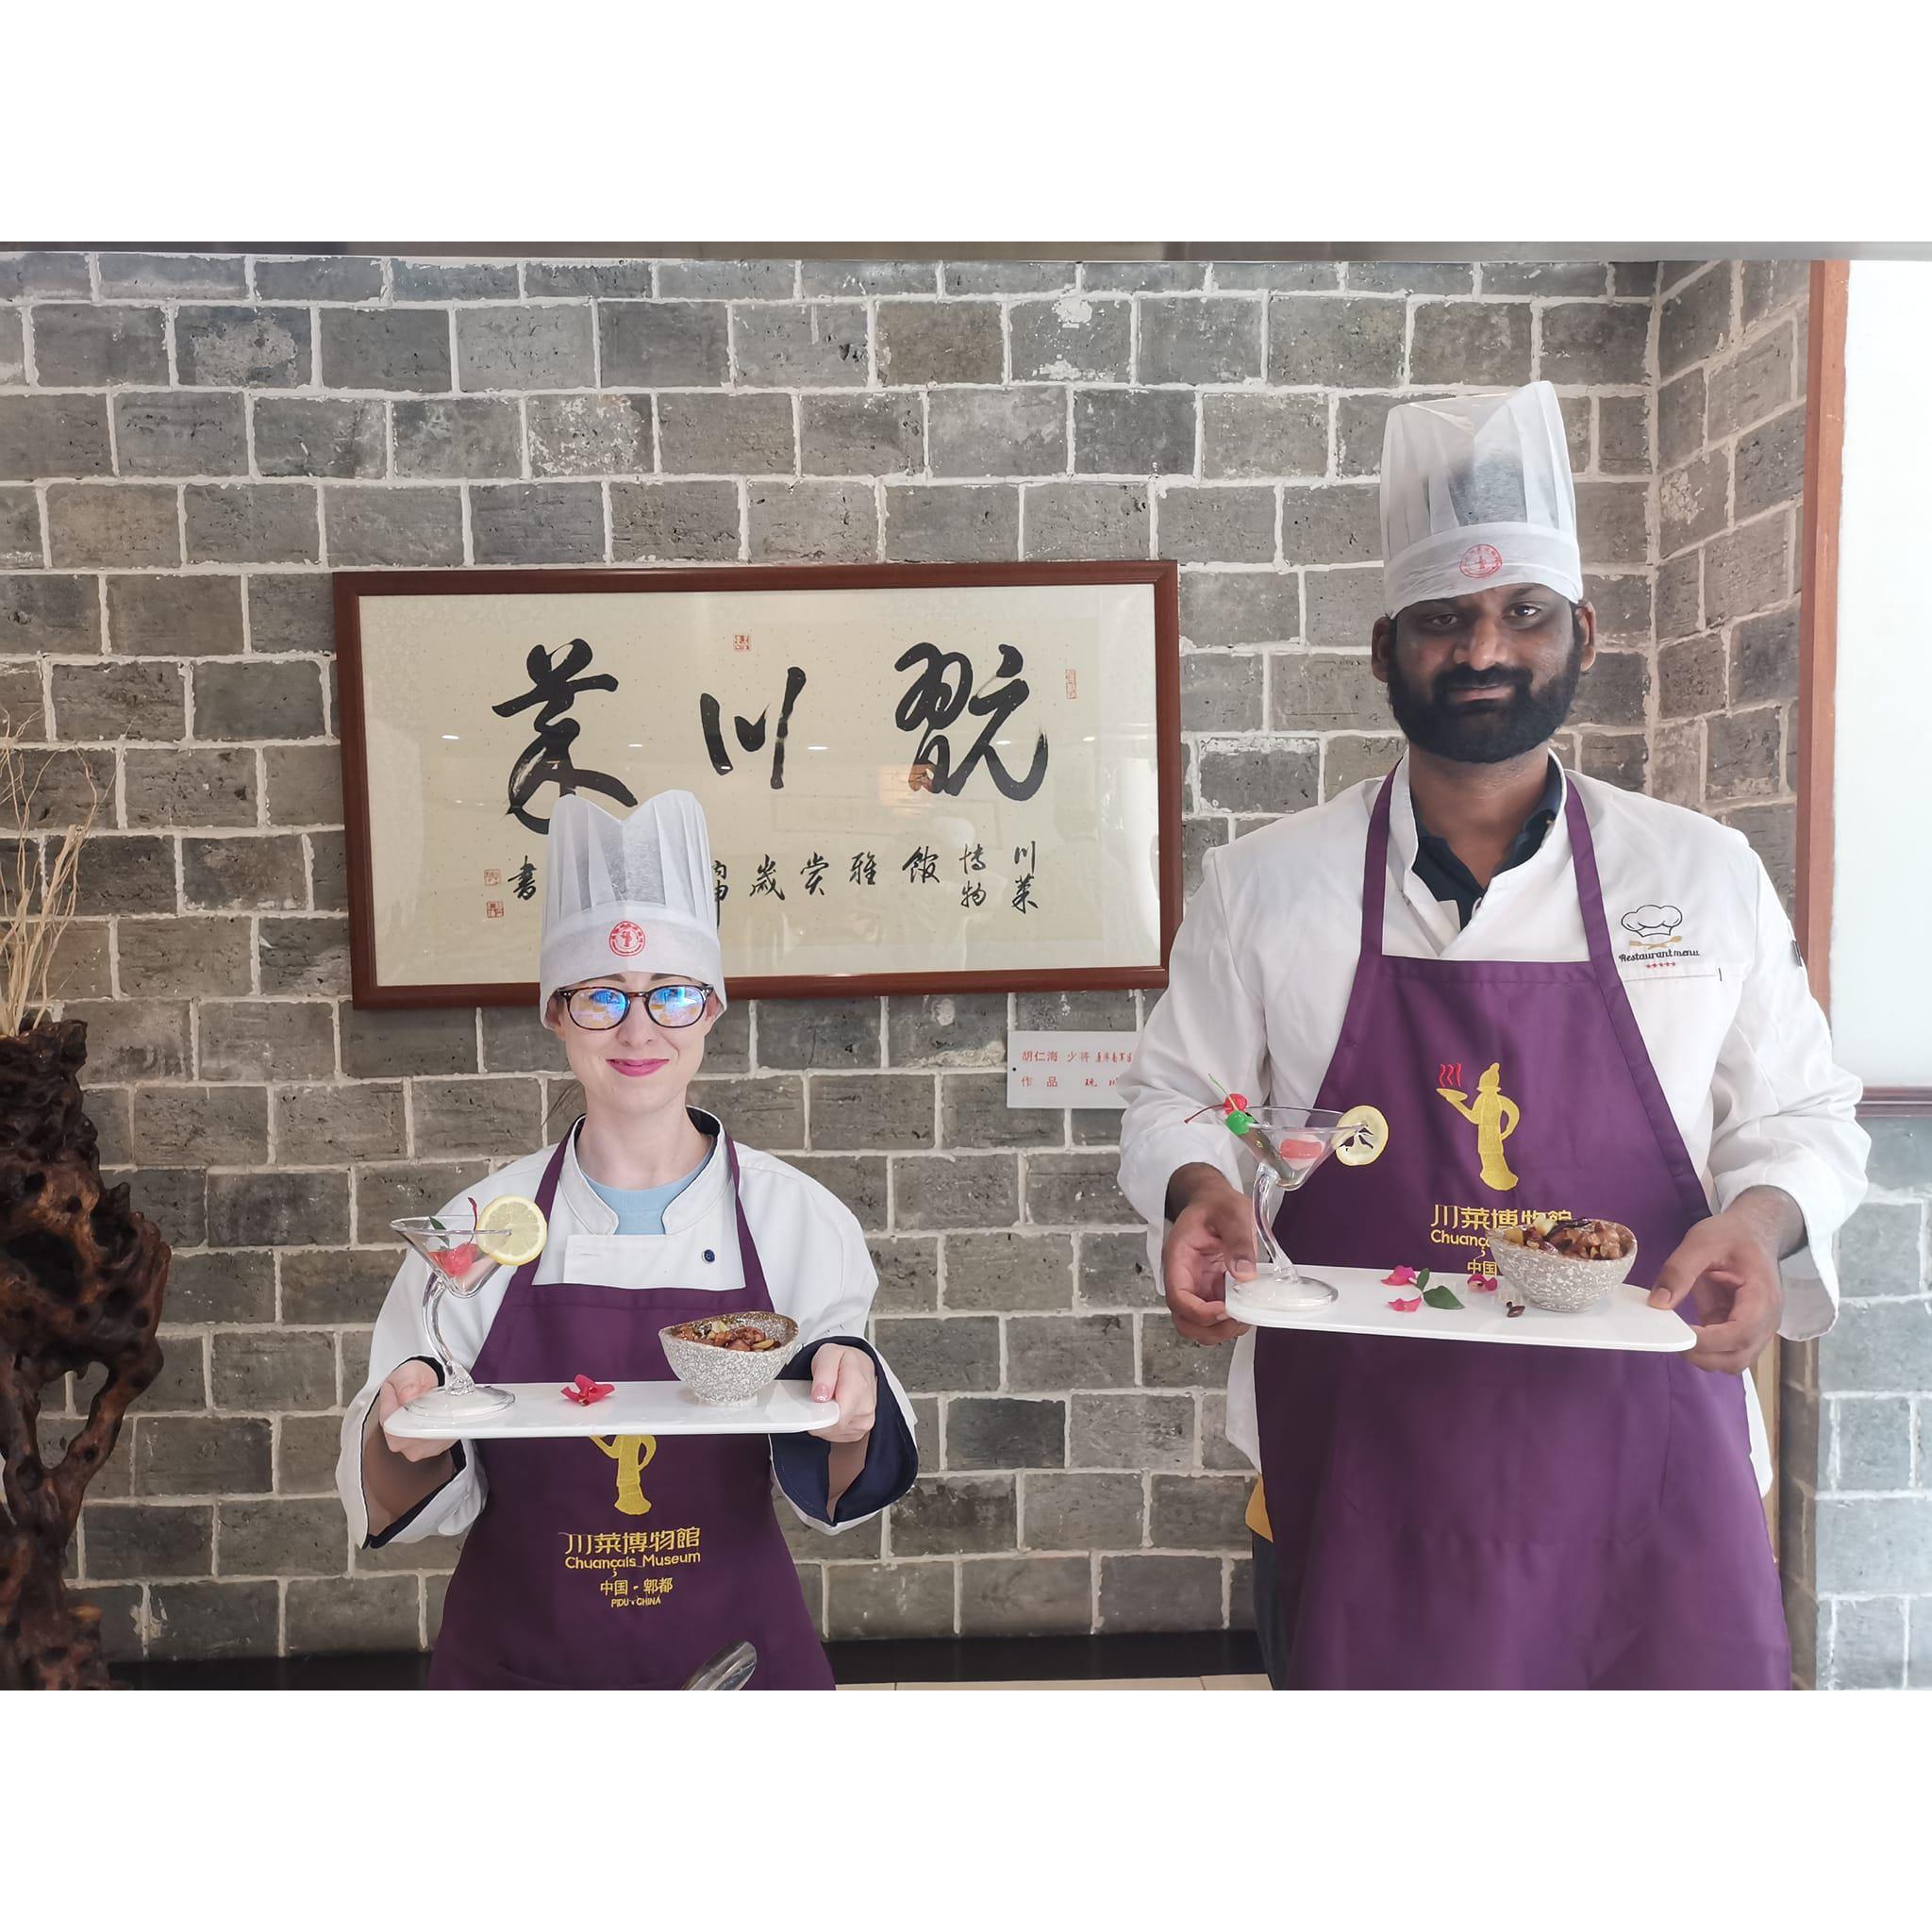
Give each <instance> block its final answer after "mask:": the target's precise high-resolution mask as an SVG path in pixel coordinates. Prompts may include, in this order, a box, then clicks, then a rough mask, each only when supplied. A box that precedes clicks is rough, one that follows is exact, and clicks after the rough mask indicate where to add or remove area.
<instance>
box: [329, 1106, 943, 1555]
mask: <svg viewBox="0 0 1932 1932" xmlns="http://www.w3.org/2000/svg"><path fill="white" fill-rule="evenodd" d="M700 1118H703V1116H700ZM712 1125H713V1126H714V1127H715V1125H716V1123H715V1122H713V1123H712ZM571 1140H572V1144H571V1148H570V1151H569V1152H568V1153H567V1154H566V1155H565V1156H564V1160H563V1172H562V1173H561V1174H559V1175H558V1182H557V1199H556V1201H555V1203H554V1204H553V1205H552V1208H551V1211H550V1230H549V1237H548V1239H547V1240H546V1241H545V1242H544V1246H543V1252H542V1254H541V1256H539V1257H538V1259H537V1272H536V1276H535V1279H536V1280H537V1282H538V1283H539V1284H540V1285H541V1283H543V1282H547V1281H594V1282H603V1283H606V1284H608V1285H609V1286H611V1287H613V1288H671V1287H675V1288H701V1289H715V1290H716V1291H717V1293H718V1298H719V1307H720V1308H721V1309H728V1308H731V1307H736V1306H738V1304H739V1302H740V1301H741V1296H742V1291H743V1289H744V1272H743V1270H742V1268H741V1266H740V1264H739V1254H738V1230H737V1224H736V1220H735V1218H734V1216H733V1213H732V1203H731V1174H730V1168H729V1164H728V1162H727V1160H726V1158H725V1153H724V1139H723V1136H722V1135H720V1136H719V1138H718V1139H717V1140H716V1141H714V1143H713V1145H712V1149H711V1155H710V1158H708V1160H707V1161H706V1162H705V1164H704V1166H703V1167H702V1168H701V1169H699V1171H698V1174H697V1177H696V1178H695V1179H694V1180H693V1181H692V1182H691V1185H690V1186H689V1187H687V1188H686V1189H685V1190H684V1191H683V1192H682V1193H680V1194H679V1195H678V1196H677V1198H676V1199H675V1201H673V1202H672V1203H671V1204H670V1206H669V1207H667V1208H665V1209H664V1232H663V1233H662V1234H661V1235H648V1234H644V1235H637V1234H633V1235H619V1234H618V1233H617V1231H616V1230H617V1222H618V1215H617V1209H616V1208H613V1207H611V1206H610V1204H609V1203H608V1201H606V1200H605V1199H604V1198H603V1196H602V1195H600V1194H599V1193H598V1192H597V1191H596V1190H595V1189H594V1188H592V1187H591V1184H590V1182H589V1181H588V1180H586V1179H585V1178H584V1171H583V1169H582V1168H581V1167H579V1166H578V1165H577V1157H576V1146H575V1134H573V1135H572V1137H571ZM555 1151H556V1149H555V1145H554V1144H553V1145H552V1146H549V1147H542V1148H540V1149H538V1151H537V1152H536V1153H534V1154H526V1155H525V1157H524V1158H522V1159H521V1160H519V1161H516V1162H514V1163H513V1164H512V1165H510V1166H508V1167H506V1168H504V1169H502V1170H501V1171H500V1172H499V1173H496V1174H491V1175H490V1176H489V1178H488V1179H486V1180H482V1181H479V1182H477V1183H476V1185H475V1187H471V1188H465V1189H464V1190H462V1191H461V1192H459V1193H458V1194H457V1195H456V1196H455V1197H454V1198H452V1199H451V1200H450V1201H448V1202H447V1203H445V1204H444V1206H443V1207H442V1208H441V1210H439V1211H440V1213H441V1215H443V1216H447V1217H449V1218H451V1219H458V1218H460V1219H465V1220H466V1219H467V1218H468V1215H469V1204H470V1202H471V1201H473V1200H474V1201H475V1203H476V1205H477V1207H478V1208H481V1207H482V1206H483V1205H484V1204H485V1203H486V1202H489V1201H491V1200H493V1199H494V1198H495V1197H496V1196H497V1195H499V1194H525V1195H528V1196H529V1197H530V1198H532V1199H535V1198H536V1194H537V1191H538V1189H539V1187H540V1186H541V1184H542V1179H543V1172H544V1169H545V1168H546V1167H547V1166H548V1165H549V1163H550V1157H551V1155H552V1154H553V1153H554V1152H555ZM738 1162H739V1174H740V1188H741V1193H742V1198H743V1201H744V1217H745V1221H746V1224H748V1226H749V1227H750V1229H751V1234H752V1240H753V1241H755V1242H756V1243H757V1245H758V1258H759V1260H760V1261H761V1262H762V1263H763V1265H764V1270H765V1280H766V1286H767V1287H768V1288H769V1289H770V1291H771V1298H772V1306H773V1307H774V1308H775V1309H776V1310H777V1311H778V1312H779V1313H780V1314H781V1315H790V1316H791V1319H792V1320H793V1321H794V1322H796V1323H797V1324H798V1327H799V1332H800V1333H801V1334H802V1335H803V1336H804V1337H805V1338H806V1341H807V1343H808V1345H809V1344H810V1343H811V1342H812V1341H815V1340H818V1339H820V1338H824V1337H829V1336H834V1335H851V1336H863V1335H864V1333H865V1323H866V1317H867V1315H868V1314H869V1313H870V1312H871V1308H872V1298H873V1294H874V1291H875V1290H876V1288H877V1287H878V1276H877V1274H876V1273H875V1272H874V1268H873V1263H872V1255H871V1253H870V1251H869V1250H868V1249H867V1247H866V1245H865V1237H864V1235H863V1234H862V1233H861V1232H860V1231H859V1226H858V1222H857V1221H856V1220H855V1219H854V1218H853V1216H852V1213H851V1210H850V1209H849V1208H846V1207H845V1205H844V1204H843V1203H842V1202H841V1201H840V1200H839V1199H838V1197H837V1196H836V1195H834V1194H833V1193H831V1192H830V1191H828V1190H826V1189H825V1188H824V1187H823V1186H821V1185H820V1184H819V1182H817V1181H815V1180H813V1179H812V1178H811V1176H810V1175H809V1174H801V1173H800V1172H799V1170H798V1169H797V1168H795V1167H790V1166H788V1165H787V1164H786V1163H785V1162H784V1161H782V1160H780V1159H778V1158H776V1156H774V1155H771V1154H762V1153H759V1152H758V1150H757V1149H756V1148H752V1147H745V1146H742V1145H741V1146H739V1149H738ZM707 1257H709V1258H707ZM515 1273H516V1271H515V1270H514V1269H513V1268H503V1269H499V1270H498V1271H497V1273H496V1274H495V1275H494V1276H493V1277H492V1279H491V1281H490V1283H489V1284H488V1285H487V1286H486V1287H485V1288H483V1289H482V1290H481V1291H479V1292H478V1293H477V1294H475V1295H474V1296H473V1297H471V1298H470V1299H469V1300H467V1301H466V1300H464V1299H462V1298H461V1297H459V1296H457V1295H445V1296H444V1297H443V1299H442V1305H441V1309H440V1310H439V1313H438V1317H437V1319H438V1321H439V1323H440V1324H441V1329H442V1334H443V1339H444V1341H446V1342H447V1343H448V1344H449V1348H450V1350H451V1352H452V1354H453V1355H455V1356H456V1357H458V1359H459V1360H460V1361H462V1362H463V1363H465V1364H466V1365H470V1366H474V1365H475V1360H476V1357H477V1356H478V1354H479V1353H480V1352H481V1350H482V1347H483V1340H484V1337H485V1336H487V1335H488V1334H489V1332H490V1324H491V1323H492V1322H493V1321H494V1320H495V1319H496V1311H497V1310H498V1309H499V1308H500V1307H502V1306H503V1298H504V1295H505V1294H506V1293H507V1292H508V1289H509V1284H510V1281H511V1279H512V1277H513V1276H514V1275H515ZM427 1274H428V1263H427V1262H425V1260H424V1259H423V1258H422V1257H420V1256H419V1255H417V1254H415V1253H414V1252H413V1251H411V1252H410V1253H409V1254H408V1255H407V1256H406V1257H405V1259H404V1261H403V1265H402V1266H401V1267H400V1268H398V1269H397V1270H396V1277H395V1280H394V1281H393V1282H391V1284H390V1291H389V1297H388V1299H387V1300H386V1301H385V1302H384V1303H383V1305H382V1312H381V1313H380V1314H379V1315H378V1316H377V1317H376V1318H375V1332H374V1333H373V1334H372V1336H371V1338H370V1346H369V1374H368V1376H367V1378H366V1379H365V1380H364V1382H363V1384H362V1389H361V1392H360V1393H359V1394H358V1396H357V1397H356V1399H355V1401H354V1402H352V1403H351V1404H350V1405H349V1410H348V1413H347V1414H346V1415H345V1416H344V1417H343V1418H342V1447H341V1457H340V1459H339V1461H338V1462H337V1465H336V1486H337V1488H338V1490H339V1491H341V1498H342V1507H343V1509H344V1510H345V1511H346V1512H347V1514H348V1519H349V1529H350V1533H351V1535H352V1537H353V1538H354V1540H355V1541H356V1543H357V1544H358V1546H359V1545H361V1544H362V1543H363V1542H364V1541H367V1539H368V1535H369V1507H368V1503H367V1500H366V1499H365V1498H364V1496H363V1493H362V1425H363V1421H364V1419H365V1417H366V1416H367V1415H368V1413H369V1408H370V1405H371V1404H372V1403H373V1402H374V1401H375V1394H376V1391H377V1390H379V1389H380V1388H381V1386H382V1384H383V1383H384V1381H385V1380H387V1379H388V1377H389V1376H390V1375H391V1374H393V1373H394V1372H395V1370H396V1369H397V1368H398V1367H399V1366H400V1365H401V1364H402V1363H404V1362H406V1361H408V1360H409V1359H410V1358H411V1357H416V1356H425V1357H427V1356H433V1355H434V1353H435V1351H434V1349H433V1347H432V1346H431V1343H430V1341H429V1332H428V1329H427V1326H426V1325H425V1318H424V1311H423V1290H424V1286H425V1277H426V1275H427ZM583 1366H584V1368H585V1369H586V1370H588V1371H591V1373H594V1372H595V1370H596V1367H597V1365H596V1363H595V1362H586V1363H584V1364H583ZM880 1367H881V1369H882V1371H883V1374H881V1377H880V1379H881V1382H882V1383H883V1384H884V1386H883V1387H882V1388H881V1389H880V1391H879V1400H880V1403H881V1404H882V1405H883V1404H884V1403H886V1402H889V1401H891V1402H896V1403H897V1404H898V1405H899V1411H900V1413H901V1414H902V1415H903V1416H904V1417H905V1419H906V1427H907V1430H908V1435H909V1434H911V1433H912V1432H913V1426H914V1425H913V1418H912V1405H911V1403H910V1402H909V1401H908V1400H907V1396H906V1391H905V1390H904V1389H903V1388H901V1387H900V1384H899V1380H898V1378H897V1377H896V1376H895V1375H894V1374H892V1372H891V1368H890V1367H888V1366H887V1365H886V1364H885V1363H884V1361H883V1359H881V1361H880ZM466 1448H467V1445H466ZM461 1459H462V1462H463V1467H462V1469H461V1470H460V1471H458V1474H457V1475H456V1477H455V1479H454V1480H453V1481H451V1482H449V1483H448V1484H446V1485H445V1486H444V1487H443V1488H442V1489H441V1490H439V1491H437V1492H436V1494H435V1495H433V1496H432V1497H430V1499H429V1500H428V1501H427V1502H426V1503H425V1505H424V1506H423V1507H422V1509H421V1510H420V1512H419V1513H418V1514H417V1515H416V1516H415V1517H414V1518H413V1519H412V1520H410V1521H409V1522H408V1523H406V1524H404V1525H403V1526H402V1527H401V1528H400V1529H397V1530H395V1531H394V1532H393V1535H392V1537H391V1539H390V1540H391V1541H395V1542H414V1541H417V1539H419V1538H421V1537H426V1536H455V1535H457V1534H458V1532H460V1531H462V1530H465V1529H467V1528H468V1527H469V1526H470V1524H473V1523H474V1522H475V1520H476V1518H477V1516H478V1515H479V1514H480V1513H481V1510H482V1508H483V1501H484V1497H485V1496H486V1494H487V1493H488V1491H487V1486H486V1478H485V1476H484V1474H483V1470H482V1466H481V1464H480V1463H479V1462H478V1460H477V1458H476V1457H475V1454H474V1453H466V1454H465V1455H464V1456H463V1457H462V1458H461ZM788 1500H789V1499H788ZM793 1507H797V1505H796V1504H795V1503H794V1504H793ZM798 1513H799V1515H800V1516H801V1517H803V1518H804V1520H805V1521H807V1522H808V1523H810V1524H813V1526H814V1527H816V1528H819V1529H831V1530H833V1531H834V1533H836V1531H837V1530H843V1529H849V1528H850V1527H851V1526H852V1524H853V1523H859V1522H863V1521H864V1520H865V1518H864V1517H862V1516H855V1517H853V1518H852V1519H851V1520H850V1522H844V1523H840V1524H836V1525H832V1524H825V1523H823V1522H821V1521H820V1520H819V1519H818V1518H817V1517H815V1516H811V1515H809V1514H808V1513H807V1512H806V1511H805V1510H804V1509H799V1511H798ZM874 1513H876V1512H874Z"/></svg>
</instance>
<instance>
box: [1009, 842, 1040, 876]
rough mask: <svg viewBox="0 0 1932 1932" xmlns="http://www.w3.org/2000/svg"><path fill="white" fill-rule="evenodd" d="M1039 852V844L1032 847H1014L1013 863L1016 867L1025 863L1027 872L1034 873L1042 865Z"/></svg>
mask: <svg viewBox="0 0 1932 1932" xmlns="http://www.w3.org/2000/svg"><path fill="white" fill-rule="evenodd" d="M1039 852H1040V847H1039V845H1038V844H1037V843H1036V844H1032V845H1015V846H1014V847H1013V863H1014V864H1015V865H1020V864H1022V863H1024V865H1025V867H1026V870H1027V871H1028V872H1032V871H1033V870H1034V869H1035V868H1036V867H1037V866H1038V865H1039V863H1040V859H1039Z"/></svg>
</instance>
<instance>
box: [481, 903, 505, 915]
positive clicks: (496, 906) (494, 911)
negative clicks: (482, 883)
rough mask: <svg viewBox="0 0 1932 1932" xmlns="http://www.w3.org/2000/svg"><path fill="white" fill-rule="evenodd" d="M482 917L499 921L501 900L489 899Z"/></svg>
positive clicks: (501, 911)
mask: <svg viewBox="0 0 1932 1932" xmlns="http://www.w3.org/2000/svg"><path fill="white" fill-rule="evenodd" d="M483 916H484V917H485V918H486V919H501V918H502V917H503V901H502V900H501V899H491V901H490V902H489V903H488V904H487V905H486V906H485V907H484V908H483Z"/></svg>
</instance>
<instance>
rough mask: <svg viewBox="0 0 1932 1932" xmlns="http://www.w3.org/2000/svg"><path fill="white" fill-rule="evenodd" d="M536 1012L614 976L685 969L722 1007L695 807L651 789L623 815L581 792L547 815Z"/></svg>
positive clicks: (719, 959)
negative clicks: (555, 997) (588, 982)
mask: <svg viewBox="0 0 1932 1932" xmlns="http://www.w3.org/2000/svg"><path fill="white" fill-rule="evenodd" d="M545 869H546V874H547V876H546V878H545V881H544V893H543V948H542V955H541V965H540V968H539V973H540V977H541V993H540V994H539V997H538V1005H539V1006H540V1007H547V1006H548V1005H549V1004H550V995H551V994H552V993H553V992H555V991H557V989H558V987H560V986H575V984H577V982H578V981H579V980H585V979H599V978H605V977H608V975H610V974H616V973H643V974H653V975H656V974H665V973H688V974H691V977H692V978H693V979H697V980H702V981H703V982H704V983H705V985H707V986H708V987H710V988H711V989H712V990H713V991H715V992H716V993H717V995H718V1001H719V1004H720V1005H721V1006H722V1005H723V1004H724V952H723V949H722V948H721V947H720V945H719V943H718V901H717V897H716V895H715V892H714V891H713V888H712V884H711V841H710V838H709V835H708V833H707V832H706V830H705V813H704V808H703V807H702V806H700V805H699V804H698V802H697V800H696V799H695V798H693V797H692V796H691V793H690V792H689V791H660V792H658V795H657V796H656V797H655V798H647V799H645V800H644V802H643V803H642V804H641V806H639V807H638V808H637V809H636V810H635V811H634V812H632V813H631V815H630V816H629V818H627V819H620V818H613V817H612V816H611V814H610V813H609V812H608V811H606V810H605V809H604V808H603V807H602V806H601V805H597V804H595V803H593V802H592V801H591V799H588V798H586V797H585V796H584V795H583V793H582V792H580V791H570V792H566V793H565V794H564V795H563V796H562V797H561V798H559V799H558V801H557V805H556V808H554V809H553V810H552V812H551V814H550V840H549V851H548V854H547V856H546V859H545Z"/></svg>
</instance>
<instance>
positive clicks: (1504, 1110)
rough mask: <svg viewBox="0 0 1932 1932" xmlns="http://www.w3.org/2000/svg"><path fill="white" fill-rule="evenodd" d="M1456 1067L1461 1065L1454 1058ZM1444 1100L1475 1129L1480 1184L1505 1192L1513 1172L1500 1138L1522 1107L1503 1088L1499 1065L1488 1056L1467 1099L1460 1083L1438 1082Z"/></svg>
mask: <svg viewBox="0 0 1932 1932" xmlns="http://www.w3.org/2000/svg"><path fill="white" fill-rule="evenodd" d="M1460 1065H1461V1062H1460V1061H1457V1067H1458V1068H1459V1067H1460ZM1436 1091H1437V1092H1438V1093H1440V1094H1441V1096H1442V1098H1443V1099H1444V1100H1446V1101H1447V1102H1448V1103H1449V1105H1450V1106H1451V1107H1453V1108H1455V1109H1456V1111H1457V1113H1459V1114H1460V1115H1461V1116H1462V1118H1463V1119H1464V1120H1466V1121H1467V1122H1468V1123H1469V1124H1470V1125H1471V1126H1473V1127H1474V1129H1475V1144H1476V1152H1477V1153H1478V1154H1479V1155H1480V1156H1481V1158H1482V1178H1483V1186H1484V1187H1486V1188H1493V1189H1495V1191H1497V1192H1498V1193H1505V1192H1507V1191H1508V1190H1509V1189H1511V1188H1513V1187H1514V1186H1515V1185H1516V1176H1515V1174H1512V1173H1511V1172H1510V1169H1509V1162H1508V1160H1507V1158H1505V1156H1504V1153H1503V1142H1504V1141H1507V1139H1508V1138H1509V1136H1510V1135H1511V1134H1513V1133H1514V1132H1515V1131H1516V1128H1517V1125H1518V1124H1519V1123H1520V1122H1521V1121H1522V1119H1523V1109H1522V1108H1520V1107H1518V1106H1517V1104H1516V1103H1515V1102H1514V1101H1513V1100H1511V1099H1510V1098H1509V1096H1508V1095H1507V1093H1505V1092H1504V1091H1503V1065H1502V1062H1501V1061H1500V1060H1492V1061H1491V1063H1490V1065H1489V1066H1487V1067H1485V1068H1484V1069H1483V1072H1482V1076H1481V1077H1480V1078H1479V1079H1478V1080H1477V1081H1476V1083H1475V1098H1474V1100H1471V1099H1470V1098H1469V1097H1468V1096H1467V1095H1466V1094H1465V1093H1464V1092H1463V1091H1462V1089H1461V1088H1460V1087H1451V1086H1447V1085H1444V1086H1441V1087H1438V1088H1437V1089H1436Z"/></svg>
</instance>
